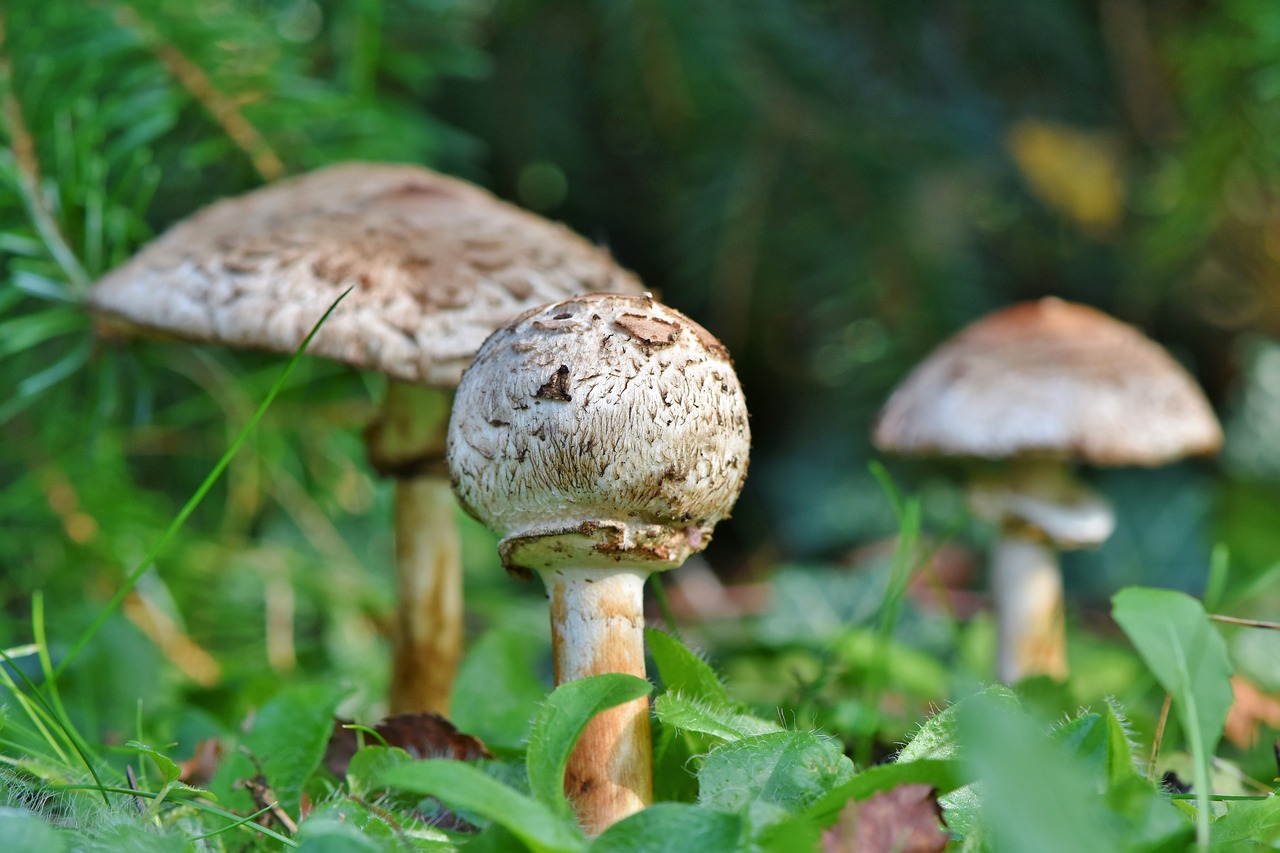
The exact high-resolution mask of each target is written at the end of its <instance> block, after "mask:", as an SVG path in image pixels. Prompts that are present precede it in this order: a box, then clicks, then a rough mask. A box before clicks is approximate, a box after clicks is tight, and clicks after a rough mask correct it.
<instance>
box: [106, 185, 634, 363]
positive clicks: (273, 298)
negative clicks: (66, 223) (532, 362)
mask: <svg viewBox="0 0 1280 853" xmlns="http://www.w3.org/2000/svg"><path fill="white" fill-rule="evenodd" d="M349 287H353V288H354V289H353V290H352V291H351V293H350V294H349V295H348V296H347V298H346V299H345V300H344V301H343V303H342V305H341V307H340V308H339V310H338V311H335V312H334V313H333V315H331V316H330V317H329V319H328V320H327V321H326V322H325V324H324V326H322V327H321V328H320V330H319V331H318V332H317V333H316V336H315V338H313V339H312V342H311V345H310V347H309V348H308V352H309V353H312V354H314V355H321V356H326V357H328V358H332V359H335V360H337V361H342V362H346V363H348V364H351V365H354V366H357V367H362V368H370V369H374V370H379V371H382V372H383V373H386V374H388V375H389V376H391V377H393V378H396V379H401V380H404V381H407V382H413V383H417V384H422V385H433V386H437V387H452V386H454V385H456V384H457V382H458V378H459V377H460V376H461V374H462V370H463V368H464V367H466V365H467V363H468V362H470V360H471V357H472V356H473V355H474V354H475V352H476V350H477V349H479V347H480V344H481V343H482V342H483V341H484V339H485V338H486V337H487V336H488V335H489V334H490V333H491V332H492V331H493V330H494V329H495V328H497V327H498V326H500V325H501V324H502V323H504V322H506V321H507V320H509V319H511V318H512V317H514V316H516V315H517V314H520V313H521V312H523V311H526V310H528V309H529V308H532V307H534V306H537V305H542V304H545V303H547V302H553V301H556V300H559V299H564V298H565V297H567V296H572V295H574V294H577V293H585V292H591V291H618V292H627V293H637V294H638V293H641V292H642V291H643V288H642V286H641V285H640V282H639V281H638V280H637V279H636V278H635V276H633V275H632V274H631V273H629V272H627V271H626V270H625V269H623V268H622V267H620V266H618V264H617V263H615V262H614V260H613V259H612V258H611V257H610V255H609V253H608V252H607V251H605V250H604V249H601V248H598V247H596V246H594V245H592V244H591V243H589V242H588V241H586V240H584V239H583V238H581V237H579V236H578V235H576V234H574V233H573V232H571V231H570V230H569V229H567V228H565V227H563V226H560V225H556V224H554V223H551V222H548V221H546V220H544V219H541V218H539V217H537V216H534V215H532V214H529V213H526V212H524V211H522V210H520V209H519V208H516V207H513V206H512V205H509V204H506V203H504V202H502V201H499V200H498V199H497V198H495V197H494V196H492V195H490V194H489V193H487V192H485V191H484V190H481V189H479V188H477V187H474V186H472V185H470V184H467V183H464V182H462V181H458V180H455V179H452V178H447V177H444V176H443V175H439V174H436V173H435V172H432V171H430V170H428V169H424V168H420V167H417V166H408V165H387V164H376V163H347V164H342V165H337V166H330V167H327V168H324V169H319V170H317V171H315V172H311V173H309V174H307V175H303V176H300V177H297V178H292V179H289V180H285V181H281V182H279V183H275V184H271V185H269V186H266V187H263V188H261V189H258V190H255V191H253V192H250V193H247V194H245V195H242V196H237V197H235V198H229V199H224V200H222V201H219V202H217V203H215V204H212V205H210V206H209V207H207V208H205V209H204V210H201V211H199V212H198V213H196V214H194V215H193V216H191V217H188V218H187V219H185V220H183V221H182V222H179V223H178V224H176V225H174V226H173V227H172V228H170V229H169V230H168V231H166V232H165V233H164V234H163V235H161V236H160V237H159V238H157V239H156V240H154V241H153V242H152V243H151V244H149V245H148V246H146V247H145V248H144V249H143V250H142V251H141V252H140V253H139V254H138V255H137V256H136V257H134V258H133V259H132V260H131V261H129V262H128V263H126V264H125V265H124V266H122V267H120V268H119V269H116V270H115V271H113V272H112V273H110V274H108V275H107V276H106V277H105V278H103V279H102V281H100V282H99V283H98V284H97V286H95V287H94V290H93V293H92V295H91V297H90V302H91V304H92V305H93V307H94V308H95V309H97V310H99V311H103V312H106V313H108V314H112V315H116V316H118V317H120V318H123V319H124V320H126V321H127V322H128V323H130V324H132V325H134V326H139V327H144V328H149V329H154V330H157V331H161V332H165V333H168V334H172V335H175V336H178V337H182V338H187V339H191V340H197V341H213V342H218V343H223V344H227V345H230V346H236V347H252V348H262V349H267V350H274V351H278V352H292V351H293V350H295V349H296V348H297V347H298V345H300V344H301V343H302V341H303V340H304V339H305V337H306V335H307V333H308V332H310V331H311V328H312V327H313V326H314V325H315V323H316V322H317V321H318V320H319V319H320V317H321V316H322V315H323V313H324V312H325V310H326V309H328V308H329V306H330V305H331V304H333V302H334V300H335V299H337V298H338V296H339V295H340V294H341V293H342V292H343V291H344V290H346V289H347V288H349Z"/></svg>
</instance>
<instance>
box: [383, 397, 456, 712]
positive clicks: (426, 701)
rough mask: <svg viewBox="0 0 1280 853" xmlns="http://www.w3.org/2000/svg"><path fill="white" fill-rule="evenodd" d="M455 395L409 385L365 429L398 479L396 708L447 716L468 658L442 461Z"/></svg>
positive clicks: (452, 503)
mask: <svg viewBox="0 0 1280 853" xmlns="http://www.w3.org/2000/svg"><path fill="white" fill-rule="evenodd" d="M450 396H451V395H449V394H448V393H446V392H444V391H440V390H437V389H434V388H423V387H420V386H417V385H411V384H409V383H407V382H399V381H396V380H392V381H391V382H389V383H387V396H386V399H385V400H384V401H383V403H382V408H381V409H380V410H379V412H378V415H377V417H376V418H375V419H374V421H373V422H372V423H371V424H369V428H368V429H367V430H366V431H365V444H366V447H367V448H368V451H369V460H370V462H372V464H373V467H374V468H376V469H377V470H378V471H379V472H380V473H382V474H390V475H394V476H395V477H396V576H397V581H396V585H397V588H398V594H397V599H396V632H395V640H394V642H395V654H394V660H393V662H392V665H391V693H390V697H389V703H390V706H391V713H393V714H401V713H407V712H411V711H432V712H434V713H437V714H443V715H445V716H448V714H449V696H450V691H451V690H452V687H453V678H454V675H455V673H456V671H457V668H458V660H459V658H460V657H461V656H462V633H463V632H462V558H461V551H460V545H459V542H458V530H457V524H456V521H455V519H454V507H455V506H456V504H455V501H454V498H453V493H452V491H451V490H450V487H449V481H448V479H447V478H446V477H445V476H444V475H443V470H442V467H443V466H441V464H440V462H441V457H442V456H443V452H444V443H445V427H446V425H447V420H448V416H449V402H450Z"/></svg>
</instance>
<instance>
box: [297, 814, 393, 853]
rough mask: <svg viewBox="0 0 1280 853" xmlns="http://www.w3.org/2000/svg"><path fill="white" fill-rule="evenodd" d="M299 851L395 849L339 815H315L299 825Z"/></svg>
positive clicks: (353, 852) (340, 852)
mask: <svg viewBox="0 0 1280 853" xmlns="http://www.w3.org/2000/svg"><path fill="white" fill-rule="evenodd" d="M298 841H299V842H300V843H299V844H298V851H299V853H382V851H384V850H385V851H390V850H395V849H396V848H395V846H393V845H392V844H389V843H387V842H386V841H385V840H381V839H375V838H374V837H372V836H370V835H369V834H367V833H364V832H361V831H360V830H359V829H358V828H356V827H354V826H352V825H351V824H349V823H346V822H345V821H342V820H339V819H338V818H337V817H327V816H323V817H315V818H310V819H308V820H306V821H305V822H303V824H302V826H300V827H298Z"/></svg>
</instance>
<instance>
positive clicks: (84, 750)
mask: <svg viewBox="0 0 1280 853" xmlns="http://www.w3.org/2000/svg"><path fill="white" fill-rule="evenodd" d="M0 655H4V662H5V663H7V664H9V666H10V667H13V671H14V672H16V673H18V677H19V678H21V679H22V683H23V684H25V685H26V686H27V689H28V690H30V691H31V693H32V695H33V696H34V697H35V699H36V701H37V702H38V703H39V704H40V705H41V706H42V710H43V711H44V713H45V715H47V716H48V717H49V720H50V722H52V723H53V724H54V725H56V726H57V727H58V729H59V730H60V731H61V732H62V736H63V737H64V738H65V739H66V741H67V743H68V744H69V745H70V746H71V748H72V749H74V750H75V751H76V754H77V755H79V756H80V760H81V761H82V762H84V766H85V769H86V770H88V771H89V775H90V776H91V777H92V778H93V781H94V782H96V783H97V784H99V785H101V784H102V780H101V779H100V778H99V777H98V771H97V769H96V768H95V767H94V766H93V764H94V759H92V758H90V756H91V755H92V750H90V749H89V747H88V745H87V744H85V743H83V741H82V739H81V737H80V734H79V733H78V732H77V731H76V730H75V729H74V728H73V727H72V726H71V721H70V720H68V719H67V718H66V712H65V711H63V712H62V713H59V712H58V710H56V709H54V708H53V707H52V706H51V705H50V704H49V701H48V700H47V699H45V698H44V697H43V696H42V695H40V688H39V687H37V686H36V684H35V682H33V681H32V680H31V679H30V678H28V677H27V674H26V673H25V672H23V671H22V670H20V669H18V668H17V667H16V666H15V665H14V662H13V660H12V659H11V658H10V657H9V656H8V655H6V654H5V653H4V652H3V651H0ZM5 680H6V681H7V682H8V684H7V685H6V686H8V687H9V688H10V689H11V690H12V691H13V693H14V695H15V696H17V695H19V691H18V689H17V685H16V684H14V683H13V680H12V679H11V678H9V677H8V675H7V674H6V675H5ZM24 707H26V703H24ZM28 713H30V711H28ZM34 719H35V718H34V717H32V720H33V721H34ZM63 760H64V761H65V760H66V758H65V756H64V757H63ZM102 801H103V802H104V803H106V804H107V805H108V806H110V805H111V802H110V801H109V800H108V799H107V795H106V794H103V795H102Z"/></svg>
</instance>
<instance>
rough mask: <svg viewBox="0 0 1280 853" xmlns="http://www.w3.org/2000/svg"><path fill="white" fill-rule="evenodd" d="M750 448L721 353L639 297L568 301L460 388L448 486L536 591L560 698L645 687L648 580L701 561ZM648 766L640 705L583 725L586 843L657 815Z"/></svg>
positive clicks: (578, 799) (580, 798)
mask: <svg viewBox="0 0 1280 853" xmlns="http://www.w3.org/2000/svg"><path fill="white" fill-rule="evenodd" d="M749 447H750V433H749V428H748V425H747V408H746V402H745V400H744V398H743V396H742V389H741V387H740V386H739V385H738V380H737V377H736V376H735V374H734V372H733V365H732V362H731V361H730V359H729V355H728V353H727V352H726V351H725V349H724V347H723V346H722V345H721V344H720V342H719V341H717V340H716V339H715V338H714V337H712V336H711V335H710V334H709V333H708V332H707V331H706V330H704V329H703V328H702V327H701V326H699V325H698V324H696V323H694V322H693V321H692V320H690V319H689V318H687V317H685V316H684V315H683V314H680V313H678V312H676V311H674V310H672V309H670V308H667V307H665V306H663V305H660V304H659V303H657V302H654V301H653V300H652V299H650V298H647V297H632V296H618V295H610V294H593V295H590V296H583V297H578V298H575V299H570V300H567V301H564V302H560V303H558V304H555V305H551V306H548V307H546V308H542V309H539V310H536V311H532V312H529V313H527V314H525V315H523V316H522V317H520V318H519V319H517V320H515V321H513V322H512V323H511V324H509V325H508V326H506V327H505V328H503V329H501V330H499V331H498V332H496V333H495V334H494V335H493V337H491V338H489V340H487V341H486V342H485V344H484V346H483V347H481V349H480V352H479V354H478V355H477V356H476V360H475V362H474V363H473V364H472V366H471V367H470V368H468V370H467V372H466V373H465V374H464V375H463V377H462V382H461V384H460V385H459V386H458V392H457V396H456V399H455V401H454V407H453V416H452V418H451V420H450V423H449V449H448V456H449V470H450V472H451V474H452V477H453V483H454V490H455V492H456V494H457V495H458V498H459V500H460V501H461V503H462V505H463V507H464V508H466V509H467V510H468V511H469V512H470V513H471V514H472V515H474V516H475V517H476V518H478V519H480V520H481V521H483V522H484V523H485V524H487V525H488V526H489V527H491V528H492V529H493V530H494V531H496V532H497V533H498V534H500V535H501V536H502V537H503V539H502V542H501V544H500V545H499V551H500V553H501V556H502V561H503V564H504V565H505V566H506V567H507V569H508V570H509V571H510V572H512V573H513V574H516V575H522V576H528V575H529V574H531V573H532V572H537V573H538V574H540V575H541V576H542V580H543V581H544V582H545V584H546V587H547V592H548V595H549V597H550V600H551V636H552V648H553V654H554V657H555V678H556V683H557V684H562V683H564V682H566V681H571V680H574V679H579V678H585V677H587V676H591V675H597V674H601V673H606V672H623V673H629V674H632V675H637V676H640V677H644V674H645V667H644V644H643V627H644V612H643V607H642V604H643V602H642V589H643V585H644V581H645V579H646V577H648V575H649V574H650V573H652V572H659V571H666V570H668V569H674V568H677V567H678V566H680V564H681V563H683V562H684V560H685V559H686V558H687V557H688V556H689V555H690V554H693V553H695V552H697V551H701V550H702V549H703V548H705V547H706V546H707V543H708V542H709V541H710V539H711V531H712V528H713V527H714V526H715V524H716V522H717V521H719V520H720V519H721V518H724V517H725V516H726V515H727V514H728V512H729V510H730V508H731V507H732V506H733V503H734V501H735V500H736V499H737V496H738V492H739V491H740V490H741V489H742V484H743V480H744V479H745V477H746V473H747V458H748V452H749ZM652 760H653V757H652V750H651V746H650V732H649V710H648V703H647V700H645V699H638V700H636V701H634V702H630V703H627V704H626V705H623V706H620V707H618V708H614V709H611V710H609V711H606V712H604V713H603V714H601V715H599V716H598V717H596V718H595V719H593V720H592V722H591V723H590V725H589V726H588V728H587V730H586V732H585V733H584V734H583V736H582V739H581V740H580V741H579V742H578V745H577V747H576V748H575V750H574V752H573V755H572V757H571V758H570V762H569V769H568V772H567V774H566V779H565V789H566V793H567V794H568V796H569V797H570V799H571V800H572V801H573V802H574V804H575V806H576V808H577V809H578V812H579V817H580V819H581V821H582V824H583V827H584V829H585V830H586V831H587V832H588V833H590V834H593V835H594V834H597V833H599V832H600V831H602V830H603V829H605V828H606V827H608V826H609V825H611V824H612V823H614V822H615V821H617V820H619V819H621V818H623V817H625V816H627V815H629V814H631V813H633V812H635V811H638V810H639V809H642V808H644V807H645V806H646V805H647V804H648V803H649V802H650V801H651V799H652V787H653V782H652Z"/></svg>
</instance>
